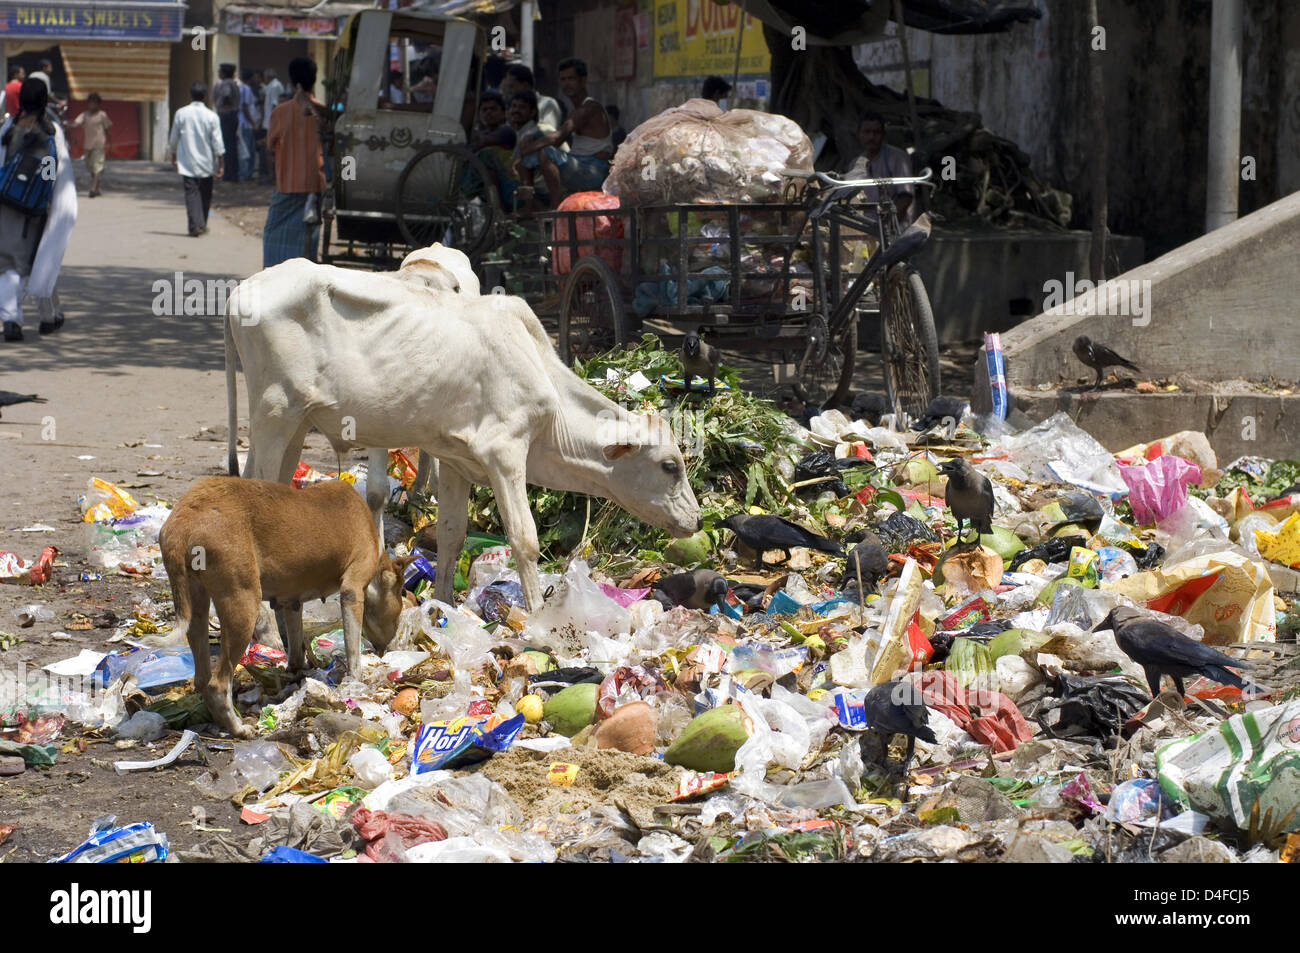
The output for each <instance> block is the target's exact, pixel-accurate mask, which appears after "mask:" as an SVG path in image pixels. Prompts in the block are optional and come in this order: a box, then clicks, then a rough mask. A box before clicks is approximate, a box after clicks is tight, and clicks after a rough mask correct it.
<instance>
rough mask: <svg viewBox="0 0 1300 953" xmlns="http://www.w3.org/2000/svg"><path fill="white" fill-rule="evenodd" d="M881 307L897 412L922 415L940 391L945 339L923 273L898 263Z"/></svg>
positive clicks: (884, 354)
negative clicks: (938, 332)
mask: <svg viewBox="0 0 1300 953" xmlns="http://www.w3.org/2000/svg"><path fill="white" fill-rule="evenodd" d="M884 284H885V287H884V289H883V291H882V294H881V297H882V299H883V300H882V301H881V309H880V329H881V348H880V350H881V359H882V360H883V361H884V363H885V390H886V393H887V394H888V395H889V402H890V405H891V406H892V407H893V410H894V413H895V414H899V415H900V419H901V415H902V414H908V415H909V416H912V417H919V416H920V415H921V413H922V412H923V411H924V410H925V408H926V406H927V405H928V404H929V403H930V401H931V400H933V399H934V397H935V396H936V395H937V394H938V393H939V343H938V336H937V335H936V334H935V330H934V312H933V311H931V309H930V296H929V295H928V294H926V293H925V284H924V283H923V282H922V281H921V276H920V275H919V274H917V273H916V272H915V271H913V270H912V269H911V268H908V267H907V266H906V265H895V266H894V267H892V268H890V269H889V272H888V273H887V274H886V276H885V281H884Z"/></svg>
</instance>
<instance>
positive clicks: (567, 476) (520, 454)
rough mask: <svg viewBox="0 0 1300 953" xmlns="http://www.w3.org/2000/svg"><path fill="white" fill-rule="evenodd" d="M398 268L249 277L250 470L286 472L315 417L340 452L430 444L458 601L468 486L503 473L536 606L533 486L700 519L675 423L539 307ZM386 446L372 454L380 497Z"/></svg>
mask: <svg viewBox="0 0 1300 953" xmlns="http://www.w3.org/2000/svg"><path fill="white" fill-rule="evenodd" d="M400 274H401V273H400V272H398V273H394V274H367V273H362V272H357V271H349V270H347V269H343V268H335V267H332V266H328V265H317V264H313V263H312V262H309V261H307V260H306V259H294V260H292V261H287V262H284V263H283V264H280V265H276V266H274V267H273V268H268V269H266V270H264V271H262V272H260V273H258V274H256V275H254V276H253V277H252V278H249V279H248V280H247V281H245V282H243V283H242V284H241V285H240V286H239V288H238V289H236V292H235V294H234V296H233V297H232V298H231V301H230V306H229V308H228V309H227V318H226V322H225V329H226V338H225V339H226V386H227V405H228V406H227V410H228V421H229V429H230V434H229V445H228V454H229V460H230V467H231V472H232V473H236V472H237V470H238V464H237V462H236V459H235V445H234V440H235V434H236V428H237V419H236V407H235V362H234V359H233V354H232V350H233V351H237V352H238V354H239V358H240V361H241V362H242V363H243V366H244V376H245V381H246V385H247V389H248V400H249V453H248V459H247V463H246V466H245V474H244V475H245V476H249V477H255V478H261V479H269V480H279V481H280V482H288V481H289V480H290V479H291V478H292V476H293V471H294V469H295V467H296V465H297V462H298V459H299V455H300V453H301V451H302V443H303V439H304V438H305V437H306V435H307V431H308V430H310V429H311V428H312V427H315V428H317V429H318V430H320V431H321V433H323V434H324V435H325V436H326V438H327V439H328V440H329V441H330V443H331V444H332V445H333V446H334V448H335V449H336V450H337V451H339V452H342V451H343V450H344V449H348V448H352V447H369V448H387V447H399V446H418V447H420V448H421V449H423V450H427V451H428V452H429V453H430V454H432V455H433V456H434V457H436V458H437V459H438V460H439V461H440V463H441V466H440V468H439V479H438V503H439V505H438V526H437V536H438V562H439V564H440V565H441V566H442V567H444V571H442V572H439V573H438V580H437V585H436V587H435V591H436V593H437V596H438V598H440V599H443V600H444V601H447V602H450V601H451V596H452V579H453V575H454V574H453V573H452V572H451V571H450V568H451V567H453V566H455V564H456V560H457V559H458V558H459V556H460V551H461V548H462V547H463V545H464V541H465V530H466V523H467V520H468V503H469V487H470V484H471V483H478V484H485V485H488V486H491V487H492V489H493V491H494V493H495V495H496V500H497V506H498V507H499V508H500V512H501V521H502V523H503V524H504V526H505V530H506V535H507V536H508V537H509V539H510V543H511V546H512V547H513V549H514V554H515V560H516V564H517V566H518V569H519V575H520V580H521V583H522V585H523V589H524V595H525V598H526V599H527V602H528V606H529V608H530V609H536V608H537V607H538V606H539V605H540V604H541V601H542V594H541V586H540V581H539V578H538V573H537V557H538V543H537V527H536V525H535V524H534V522H533V519H532V514H531V513H530V512H529V508H528V496H527V490H526V484H528V483H533V484H536V485H539V486H545V487H549V488H551V489H557V490H573V491H576V492H579V493H588V494H591V495H593V496H600V497H606V498H608V499H611V500H613V501H615V502H616V503H618V504H619V505H620V506H622V507H623V508H624V509H626V510H627V511H628V512H630V513H632V514H633V515H634V516H636V517H638V518H640V519H642V520H644V521H645V522H647V523H649V524H651V525H652V526H656V527H658V528H660V529H663V530H666V531H668V532H671V533H674V534H675V535H679V536H682V535H688V534H690V533H693V532H695V531H696V530H698V529H699V528H700V526H701V525H702V520H701V518H700V509H699V505H698V503H697V502H696V500H695V494H694V493H693V492H692V491H691V487H690V484H689V483H688V482H687V478H686V466H685V462H684V461H683V459H682V455H681V453H680V451H679V450H678V449H677V445H676V442H675V440H674V438H673V434H672V431H671V429H670V428H669V426H668V425H667V423H665V422H664V420H663V419H662V418H660V417H657V416H655V417H643V416H637V415H633V414H630V413H628V412H627V411H625V410H624V409H623V408H621V407H619V406H618V405H617V404H615V403H614V402H613V401H611V400H609V399H607V398H606V397H604V396H603V395H601V394H600V393H599V392H597V391H596V390H595V389H594V388H592V387H591V386H590V385H589V384H587V383H585V382H584V381H582V380H581V379H580V378H578V377H577V375H575V374H574V373H573V372H572V371H571V370H569V368H567V367H565V366H564V364H563V363H562V362H561V361H560V359H559V357H558V356H557V355H556V353H555V350H554V348H553V347H552V345H551V342H550V338H549V337H548V336H547V334H546V332H545V330H544V329H543V328H542V325H541V322H540V321H539V320H538V319H537V316H536V315H535V314H533V312H532V310H531V309H530V308H529V307H528V305H527V304H526V303H525V302H524V301H523V300H521V299H519V298H514V297H507V296H505V295H483V296H478V297H473V296H465V295H463V294H458V293H455V292H452V291H442V290H436V289H434V288H430V287H425V286H424V285H423V283H421V282H415V281H411V280H409V279H408V278H404V277H399V276H400ZM385 464H386V452H385V451H384V450H372V451H371V468H372V473H375V474H376V475H377V476H376V477H375V478H373V479H371V481H370V484H369V487H368V493H367V497H368V502H369V503H370V505H371V507H372V509H380V508H382V503H383V490H384V481H383V479H382V477H381V476H378V475H380V474H382V473H383V472H384V470H385Z"/></svg>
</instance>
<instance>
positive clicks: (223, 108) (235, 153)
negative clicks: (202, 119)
mask: <svg viewBox="0 0 1300 953" xmlns="http://www.w3.org/2000/svg"><path fill="white" fill-rule="evenodd" d="M217 72H218V75H219V76H220V77H221V78H220V79H219V80H217V85H216V86H214V87H213V89H212V105H213V106H215V107H216V109H217V119H218V120H219V121H220V123H221V141H222V143H223V147H224V148H223V152H224V153H225V155H226V158H227V159H229V160H230V161H228V162H227V163H226V171H225V174H224V175H222V177H221V178H222V180H223V181H226V182H238V181H239V112H240V93H239V81H238V80H236V79H235V64H234V63H222V64H221V66H219V67H218V68H217Z"/></svg>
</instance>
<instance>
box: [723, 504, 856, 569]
mask: <svg viewBox="0 0 1300 953" xmlns="http://www.w3.org/2000/svg"><path fill="white" fill-rule="evenodd" d="M718 525H719V526H722V527H725V528H727V529H729V530H731V531H732V532H733V533H735V534H736V538H737V539H739V540H740V541H741V542H742V543H744V544H745V545H746V546H748V547H749V548H750V549H752V550H754V552H755V554H756V557H755V561H756V562H758V561H761V560H762V558H763V553H764V552H766V551H767V550H769V549H779V550H782V551H784V552H785V553H786V554H787V558H788V554H789V551H790V550H791V549H792V548H793V547H795V546H806V547H808V548H809V549H819V550H821V551H822V552H824V553H833V554H835V555H836V556H839V555H841V554H843V552H844V547H843V546H842V545H841V544H840V543H837V542H836V541H835V540H833V539H827V538H826V537H825V536H818V535H817V534H816V533H814V532H811V531H810V530H807V529H804V528H803V527H802V526H800V525H799V524H798V523H791V522H790V521H789V520H787V519H783V518H782V517H780V516H750V515H748V514H746V513H737V514H736V515H735V516H728V517H727V518H726V519H725V520H720V521H719V522H718Z"/></svg>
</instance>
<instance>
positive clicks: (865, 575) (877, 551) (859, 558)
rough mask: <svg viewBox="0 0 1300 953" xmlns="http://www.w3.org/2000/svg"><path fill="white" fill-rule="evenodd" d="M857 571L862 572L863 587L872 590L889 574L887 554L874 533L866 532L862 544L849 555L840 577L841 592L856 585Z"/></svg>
mask: <svg viewBox="0 0 1300 953" xmlns="http://www.w3.org/2000/svg"><path fill="white" fill-rule="evenodd" d="M859 569H861V571H862V585H863V587H864V588H870V589H872V590H875V589H876V588H877V584H878V583H879V581H880V577H881V576H883V575H885V574H886V573H888V572H889V554H888V553H887V552H885V547H884V546H881V545H880V537H879V536H877V535H876V534H875V533H872V532H868V533H867V534H866V535H864V536H863V538H862V542H860V543H858V545H857V546H855V547H853V551H852V552H851V553H849V558H848V561H847V562H846V564H845V566H844V575H842V576H841V577H840V589H841V590H844V589H847V588H848V587H849V586H856V585H857V584H858V570H859Z"/></svg>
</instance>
